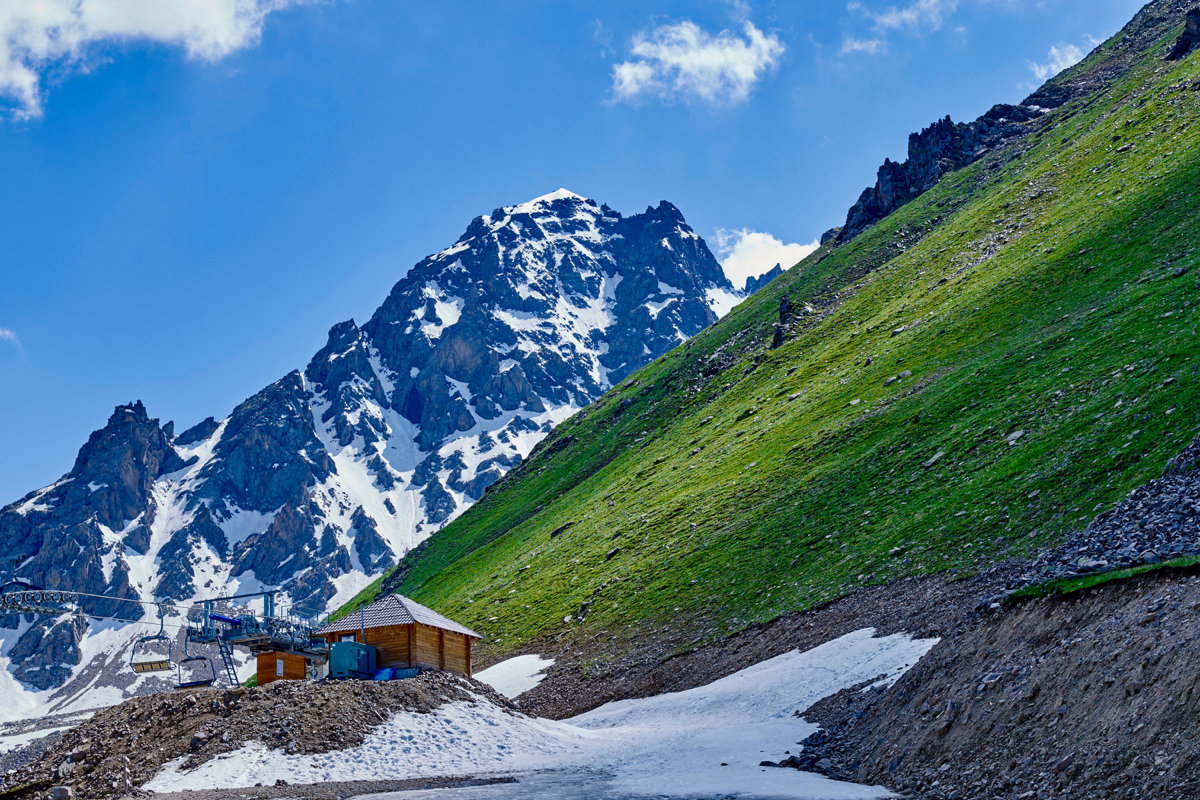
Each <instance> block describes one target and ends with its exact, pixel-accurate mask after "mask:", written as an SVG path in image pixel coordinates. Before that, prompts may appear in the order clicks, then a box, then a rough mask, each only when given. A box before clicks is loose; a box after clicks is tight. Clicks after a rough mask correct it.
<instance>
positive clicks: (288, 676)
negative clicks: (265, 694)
mask: <svg viewBox="0 0 1200 800" xmlns="http://www.w3.org/2000/svg"><path fill="white" fill-rule="evenodd" d="M277 658H282V659H283V677H282V678H280V677H279V676H278V675H276V674H275V660H276V659H277ZM255 662H256V668H257V670H258V685H259V686H266V685H267V684H268V683H273V682H274V681H279V680H283V681H302V680H304V679H305V678H306V677H308V665H307V663H306V662H305V660H304V656H301V655H296V654H295V653H276V652H271V653H259V654H258V658H257V659H255Z"/></svg>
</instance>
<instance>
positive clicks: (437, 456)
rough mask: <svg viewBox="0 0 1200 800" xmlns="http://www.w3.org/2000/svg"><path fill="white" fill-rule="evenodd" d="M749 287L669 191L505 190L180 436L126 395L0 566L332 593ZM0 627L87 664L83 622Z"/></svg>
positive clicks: (21, 517) (26, 676)
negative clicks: (609, 194)
mask: <svg viewBox="0 0 1200 800" xmlns="http://www.w3.org/2000/svg"><path fill="white" fill-rule="evenodd" d="M735 296H736V295H735V293H734V291H733V287H732V286H731V285H730V284H729V282H728V280H727V279H726V278H725V276H724V274H723V273H722V271H721V268H720V265H719V264H718V263H717V261H716V260H715V258H714V257H713V255H712V253H710V252H709V250H708V247H707V246H706V245H705V243H704V241H703V240H702V239H701V238H700V237H699V236H697V235H696V234H695V233H694V232H693V231H692V230H691V228H689V227H688V225H687V224H686V223H685V222H684V219H683V216H682V215H681V214H680V212H679V210H678V209H676V208H675V207H674V206H673V205H671V204H670V203H667V202H663V203H660V204H659V205H658V206H656V207H652V208H648V209H647V210H646V211H645V212H644V213H642V214H637V215H634V216H630V217H623V216H622V215H621V214H619V213H617V212H615V211H613V210H612V209H610V208H608V207H607V206H598V205H597V204H596V203H595V202H593V201H591V200H585V199H584V198H582V197H579V196H578V195H575V194H572V193H570V192H567V191H565V190H559V191H557V192H554V193H553V194H549V195H546V196H544V197H540V198H538V199H536V200H533V201H531V202H528V203H523V204H521V205H517V206H512V207H507V208H500V209H497V210H496V211H494V212H492V214H490V215H488V216H482V217H478V218H476V219H475V220H474V221H472V223H471V224H470V226H469V227H468V228H467V230H466V232H465V233H464V234H463V235H462V236H461V237H460V238H459V240H458V241H457V242H456V243H455V244H454V245H453V246H451V247H449V248H447V249H445V250H443V251H441V252H440V253H436V254H434V255H432V256H429V257H428V258H426V259H425V260H423V261H421V262H420V263H419V264H417V265H416V266H414V267H413V268H412V269H411V270H409V271H408V273H407V274H406V275H405V277H404V278H403V279H402V280H401V281H400V282H399V283H397V284H396V285H395V287H394V288H393V289H392V291H391V293H390V294H389V295H388V297H387V299H386V300H385V301H384V302H383V304H382V305H381V306H380V307H379V309H378V310H377V311H376V312H375V314H374V315H373V316H372V317H371V319H370V320H368V321H367V322H366V324H364V325H362V326H361V327H360V326H358V325H357V324H355V322H354V321H352V320H350V321H346V322H342V323H339V324H337V325H335V326H333V328H332V329H331V330H330V331H329V337H328V341H327V343H326V345H325V346H324V347H323V348H321V350H320V351H318V352H317V353H316V354H315V355H314V356H313V358H312V360H311V361H310V362H309V364H308V366H307V367H306V368H305V369H304V371H303V372H300V371H296V372H292V373H290V374H288V375H286V376H284V377H283V378H282V379H280V380H279V381H277V382H275V383H273V384H271V385H270V386H268V387H266V388H264V389H263V390H262V391H260V392H259V393H257V394H256V395H254V396H253V397H251V398H249V399H248V400H246V401H245V402H243V403H242V404H240V405H239V406H238V407H237V408H235V409H234V410H233V412H232V413H231V414H230V415H229V416H228V417H227V418H225V419H223V420H220V421H217V420H215V419H212V418H210V419H207V420H205V421H203V422H201V423H200V424H198V425H196V426H194V427H192V428H190V429H188V430H186V431H183V432H182V433H179V434H176V433H175V431H174V426H173V424H171V423H168V424H166V425H160V424H159V421H158V420H156V419H153V418H151V417H150V416H149V414H148V412H147V410H146V408H145V407H144V406H143V405H142V404H141V403H140V402H137V403H133V404H131V405H128V406H121V407H118V408H117V409H116V411H114V413H113V415H112V417H111V418H110V419H109V421H108V423H107V424H106V425H105V427H104V428H102V429H101V430H99V431H97V432H95V433H94V434H92V436H91V437H90V438H89V440H88V442H87V444H85V445H84V446H83V448H82V449H81V450H80V452H79V457H78V458H77V459H76V462H75V465H74V467H72V469H71V471H70V472H68V473H67V474H66V475H65V476H64V477H63V478H62V479H61V480H59V481H58V482H57V483H55V484H53V485H51V486H48V487H45V488H44V489H40V490H38V491H36V492H33V493H31V494H29V495H28V496H26V497H25V498H23V499H22V500H20V501H18V502H16V503H13V504H12V505H9V506H7V507H6V508H4V509H2V510H0V553H2V554H3V555H2V556H0V559H3V560H0V582H3V581H6V580H8V579H10V578H12V577H14V576H20V577H22V578H24V579H27V580H30V581H33V582H34V583H37V584H40V585H42V586H45V587H48V588H66V589H72V590H75V591H81V592H88V593H93V594H97V595H105V596H106V598H126V599H128V600H140V601H152V600H155V599H158V600H173V601H187V600H190V599H193V598H196V597H206V596H208V597H211V596H215V595H224V594H229V593H232V592H233V591H243V592H244V591H255V590H257V589H258V588H259V587H265V586H271V587H274V586H280V587H282V588H283V589H284V591H285V592H286V593H287V595H288V598H289V599H290V606H291V608H292V609H294V610H295V611H297V612H300V613H303V614H306V615H313V614H317V613H320V612H323V611H325V610H326V609H327V608H329V607H331V606H336V605H337V604H338V603H340V602H342V601H344V600H346V599H347V598H349V597H350V596H352V595H353V594H354V593H355V592H356V591H358V590H359V589H361V588H362V587H363V586H364V585H365V584H366V583H367V582H368V581H369V580H370V577H369V576H373V575H375V574H377V573H379V572H381V571H383V570H385V569H386V568H388V567H390V566H391V565H393V564H394V563H395V562H396V560H397V559H398V558H399V557H400V556H402V555H403V554H404V553H406V552H407V551H408V550H410V549H411V548H412V547H413V546H414V545H416V544H417V543H418V542H420V541H421V540H422V539H424V538H426V537H427V536H429V534H430V533H432V532H433V531H435V530H437V529H438V528H439V527H441V526H442V525H443V524H445V523H446V522H447V521H448V520H450V519H453V518H454V517H455V516H456V515H458V514H459V513H461V512H462V511H463V510H464V509H465V508H466V507H467V506H469V505H470V504H471V503H473V502H474V501H475V500H477V499H478V498H479V497H481V496H482V495H483V493H484V492H485V491H486V490H487V488H488V487H489V486H490V485H491V484H492V483H493V482H494V481H496V480H497V479H498V478H499V477H500V476H502V475H503V474H504V473H505V472H506V471H507V470H509V469H510V468H511V467H512V466H513V465H515V464H516V463H517V462H519V461H520V460H521V459H522V458H523V457H524V456H526V455H528V453H529V452H530V450H531V449H532V448H533V446H534V445H535V444H536V443H537V442H538V441H539V440H540V439H541V438H542V437H544V436H545V435H546V434H547V433H548V432H549V431H550V430H551V428H552V427H553V426H554V425H555V424H557V423H559V422H561V421H562V420H564V419H566V418H567V417H569V416H571V415H572V414H574V413H575V412H576V411H577V410H578V409H580V408H582V407H583V406H585V405H587V404H588V403H590V402H591V401H592V400H594V399H595V398H597V397H599V396H600V395H601V394H603V393H604V392H605V391H606V390H607V389H609V388H610V387H611V386H613V385H614V384H615V383H616V382H618V381H620V380H621V379H622V378H623V377H625V376H626V375H628V374H629V373H630V372H632V371H633V370H635V369H637V368H639V367H641V366H642V365H644V364H646V363H647V362H649V361H650V360H652V359H654V358H656V357H657V356H659V355H661V354H662V353H664V352H666V351H667V350H670V349H671V348H673V347H675V346H676V345H678V344H679V343H680V342H682V341H684V340H686V339H688V338H689V337H691V336H692V335H694V334H695V333H697V332H699V331H700V330H702V329H703V328H705V327H707V326H709V325H711V324H712V323H713V322H715V321H716V319H717V314H716V313H715V312H714V310H713V309H714V308H720V307H722V306H724V305H727V304H728V303H729V301H730V299H731V298H734V297H735ZM83 602H84V608H85V610H86V611H87V612H89V613H95V614H105V615H115V616H119V617H123V618H128V619H138V618H143V617H145V618H146V619H150V618H154V612H153V608H152V607H150V606H146V605H139V604H137V603H132V602H126V601H125V600H121V599H90V598H88V599H85V600H84V601H83ZM0 625H3V626H6V629H5V628H0V636H2V637H3V639H2V641H3V649H2V650H0V656H6V657H8V658H9V659H10V661H11V662H12V664H11V665H10V670H11V671H12V673H13V674H14V675H15V676H16V677H17V678H18V679H20V680H21V681H23V682H24V683H25V684H27V685H28V686H31V687H34V688H36V689H48V688H51V687H56V686H59V685H60V684H62V682H63V681H64V680H65V679H66V678H67V677H69V676H70V675H71V674H72V668H73V666H74V664H75V663H77V662H78V661H79V659H80V651H81V642H82V640H83V639H84V638H85V637H86V636H87V635H88V634H87V628H86V626H82V625H79V624H77V623H72V624H65V623H64V622H63V621H62V620H57V621H56V620H46V619H33V618H29V617H27V618H25V619H24V620H22V619H20V618H18V617H16V616H15V615H8V616H7V617H4V616H0ZM135 627H136V626H135ZM145 632H146V631H140V633H145ZM18 655H19V656H20V657H21V658H20V659H17V658H16V656H18Z"/></svg>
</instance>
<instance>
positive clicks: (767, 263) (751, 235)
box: [715, 228, 819, 288]
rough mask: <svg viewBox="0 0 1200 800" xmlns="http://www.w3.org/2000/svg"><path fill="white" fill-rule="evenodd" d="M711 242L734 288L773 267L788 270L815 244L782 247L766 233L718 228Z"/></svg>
mask: <svg viewBox="0 0 1200 800" xmlns="http://www.w3.org/2000/svg"><path fill="white" fill-rule="evenodd" d="M715 241H716V245H717V257H718V258H719V259H720V261H721V267H722V268H723V269H724V270H725V276H726V277H727V278H729V280H730V282H731V283H733V285H734V286H736V287H738V288H741V287H742V286H744V285H745V284H746V279H747V278H752V277H758V276H759V275H762V274H763V273H764V272H770V271H771V270H772V269H773V268H774V267H775V265H776V264H782V265H783V268H784V269H790V268H791V267H792V266H793V265H795V264H796V263H797V262H799V261H801V260H803V259H804V258H806V257H807V256H808V255H809V253H812V252H813V251H814V250H816V249H817V246H818V244H819V243H818V242H811V243H809V244H799V243H796V242H792V243H790V244H785V243H784V242H782V241H780V240H779V239H777V238H775V237H774V236H772V235H771V234H769V233H763V232H761V231H752V230H750V229H749V228H742V229H741V230H727V229H725V228H718V229H717V232H716V237H715Z"/></svg>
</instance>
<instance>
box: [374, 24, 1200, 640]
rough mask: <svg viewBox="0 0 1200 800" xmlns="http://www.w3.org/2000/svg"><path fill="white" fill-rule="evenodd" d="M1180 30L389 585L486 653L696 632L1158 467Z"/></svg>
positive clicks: (1022, 524) (1173, 289)
mask: <svg viewBox="0 0 1200 800" xmlns="http://www.w3.org/2000/svg"><path fill="white" fill-rule="evenodd" d="M1178 32H1179V26H1175V27H1174V28H1172V30H1170V31H1169V32H1168V33H1167V34H1166V35H1164V36H1163V37H1162V38H1161V39H1160V40H1159V41H1158V43H1157V45H1156V46H1155V47H1154V48H1153V49H1152V50H1150V51H1146V52H1143V53H1141V54H1139V55H1137V56H1136V58H1135V62H1136V63H1134V65H1133V67H1132V69H1130V70H1129V71H1128V72H1126V73H1125V74H1124V75H1123V77H1120V78H1119V79H1118V80H1116V81H1115V82H1113V83H1112V85H1110V86H1107V87H1104V88H1102V89H1101V90H1100V91H1097V92H1094V93H1092V94H1089V95H1085V96H1082V97H1079V98H1077V99H1075V100H1073V101H1071V102H1070V103H1068V104H1067V105H1065V106H1063V107H1062V108H1059V109H1057V110H1056V111H1054V112H1052V113H1051V114H1049V115H1047V117H1046V118H1044V119H1043V120H1042V123H1041V124H1040V127H1039V128H1038V130H1037V131H1036V132H1035V133H1033V134H1031V135H1030V136H1028V137H1026V138H1025V139H1024V140H1022V142H1021V143H1020V144H1019V145H1018V148H1019V149H1020V150H1021V151H1023V152H1020V153H1019V154H1018V153H1016V152H1013V151H1010V152H1003V151H1002V152H1000V153H998V154H993V155H991V156H988V157H986V158H984V159H983V160H981V161H980V162H978V163H977V164H975V165H973V166H971V167H968V168H966V169H963V170H960V171H958V172H955V173H952V174H950V175H948V176H946V177H945V178H943V179H942V181H941V182H940V183H939V184H938V185H937V186H936V187H935V188H934V189H932V190H931V191H929V192H928V193H926V194H925V195H923V196H921V197H920V198H918V199H917V200H915V201H913V202H912V203H910V204H909V205H907V206H905V207H904V208H902V209H900V210H899V211H898V212H896V213H895V214H893V215H892V216H890V217H888V218H887V219H885V220H884V221H883V222H881V223H879V224H878V225H876V226H875V227H873V228H872V229H870V230H868V231H867V232H866V233H864V234H862V235H860V236H859V237H858V238H857V239H855V240H853V241H852V242H850V243H848V244H846V245H844V246H842V247H840V248H837V249H830V248H829V247H826V248H822V250H820V251H818V252H817V253H815V254H814V255H813V256H811V257H810V258H808V259H807V260H806V261H804V262H802V263H801V264H799V265H797V266H796V267H795V268H793V269H792V270H790V271H789V272H787V273H786V274H785V275H784V276H782V277H781V278H779V279H778V280H776V281H775V282H774V283H772V284H771V285H770V286H768V287H767V288H765V289H764V290H763V291H761V292H759V293H758V294H757V295H755V296H754V297H752V298H751V299H750V300H748V301H747V302H746V303H744V304H742V305H741V306H740V307H738V308H737V309H735V310H734V311H733V312H732V313H731V314H730V315H729V316H728V317H726V318H724V319H723V320H721V322H720V323H718V324H717V325H715V326H713V327H712V328H710V329H708V330H706V331H704V332H703V333H702V334H700V335H699V336H697V337H696V338H695V339H694V340H693V341H692V342H690V343H689V344H687V345H685V346H682V347H680V348H678V349H677V350H675V351H673V352H671V353H669V354H667V355H666V356H664V357H662V358H660V359H658V360H657V361H656V362H654V363H653V364H651V365H649V366H648V367H646V368H645V369H643V370H641V371H640V372H639V373H637V374H636V375H634V376H633V377H632V378H630V379H629V380H627V381H626V382H625V383H623V384H622V385H621V386H620V387H618V388H616V389H614V390H613V391H612V392H610V393H609V394H608V395H606V396H605V397H604V398H602V399H601V400H600V401H599V402H598V403H596V404H594V405H593V406H591V407H589V408H588V409H586V410H584V411H583V412H581V413H580V414H579V415H577V416H576V417H575V418H574V419H572V420H570V421H568V422H567V423H564V424H563V425H562V426H560V428H559V429H558V430H557V431H555V433H554V434H553V435H552V436H551V437H550V438H549V439H547V440H546V441H545V442H544V443H543V445H542V446H541V447H540V448H539V449H538V451H537V452H536V454H535V455H534V456H532V457H531V458H530V459H528V460H527V461H526V462H525V463H524V464H523V465H522V466H521V467H520V468H519V469H517V470H515V471H514V472H513V473H511V474H510V475H509V476H508V477H507V478H506V479H505V480H504V481H502V482H501V483H500V484H498V485H497V486H496V487H494V489H493V491H491V492H489V493H488V494H487V495H486V496H485V497H484V499H483V500H481V501H480V502H479V503H478V504H477V505H476V506H474V507H473V508H472V509H471V510H470V511H469V512H467V513H466V514H465V515H464V516H463V517H462V518H461V519H459V520H457V521H456V522H455V523H453V524H452V525H450V526H448V527H447V528H446V529H445V530H443V531H442V532H440V533H439V534H437V535H436V536H434V537H433V539H431V540H430V541H429V542H428V543H427V545H426V546H424V547H422V548H421V549H420V550H419V551H418V552H415V553H414V554H412V555H410V557H409V558H407V559H406V560H405V561H404V562H403V563H402V564H401V566H400V570H401V572H400V573H398V574H397V576H394V578H393V580H392V581H391V582H392V583H394V582H395V579H396V578H402V581H401V582H400V585H399V586H398V589H399V590H400V591H403V592H404V593H406V594H409V595H412V596H413V597H415V598H416V599H418V600H419V601H420V602H423V603H426V604H428V605H431V606H433V607H434V608H437V609H438V610H439V611H442V612H443V613H446V614H448V615H450V616H451V617H454V618H456V619H460V620H462V621H463V622H464V623H466V624H468V625H471V626H472V627H475V628H478V629H480V630H482V631H484V632H486V633H487V634H488V636H489V639H490V641H489V642H488V643H487V645H485V646H486V647H487V650H486V651H485V655H486V656H493V657H494V656H498V655H500V654H503V653H505V652H511V651H513V650H515V649H517V648H519V647H521V646H522V645H525V644H527V643H528V642H530V641H532V640H534V639H537V638H539V637H545V636H548V635H553V634H558V633H561V632H563V631H568V632H571V633H572V634H573V635H577V636H584V637H595V636H601V635H603V636H608V637H618V638H623V637H627V636H635V635H638V634H639V633H640V632H644V631H647V630H652V629H660V628H662V627H663V626H665V625H667V624H668V622H669V623H670V624H671V625H672V626H674V627H675V628H676V629H678V628H683V629H684V630H686V631H687V632H688V636H687V638H686V640H681V641H682V644H683V645H684V646H686V645H687V644H688V643H689V642H697V641H702V640H706V639H711V638H713V637H716V636H721V635H724V634H726V633H728V632H731V631H734V630H737V629H740V628H743V627H745V626H747V625H750V624H752V623H755V622H760V621H765V620H768V619H771V618H773V617H775V616H777V615H779V614H782V613H785V612H789V611H793V610H796V609H804V608H808V607H811V606H813V605H814V604H817V603H820V602H823V601H827V600H830V599H832V598H835V597H838V596H840V595H843V594H846V593H848V592H852V591H854V590H855V589H856V588H858V587H860V586H863V585H866V584H876V583H881V582H885V581H890V580H893V579H896V578H900V577H904V576H908V575H915V574H923V573H930V572H935V571H946V570H958V571H960V572H961V571H971V570H976V569H979V568H981V567H983V566H986V565H988V564H990V563H993V562H995V561H996V560H997V559H1000V558H1004V557H1008V556H1014V555H1020V554H1026V553H1030V552H1031V551H1033V550H1034V549H1036V548H1037V547H1040V546H1043V545H1047V544H1051V543H1054V542H1055V541H1057V540H1059V539H1060V538H1061V537H1062V536H1063V535H1064V534H1065V533H1066V532H1067V531H1069V530H1071V529H1073V528H1076V527H1078V526H1081V525H1083V524H1085V523H1086V521H1087V520H1089V519H1090V518H1091V517H1092V516H1093V515H1094V513H1095V512H1096V511H1097V510H1098V509H1101V508H1104V507H1106V506H1109V505H1112V504H1113V503H1115V501H1117V500H1118V499H1119V498H1120V497H1121V496H1122V495H1123V494H1124V493H1126V492H1127V491H1129V489H1130V488H1132V487H1134V486H1136V485H1138V484H1140V483H1143V482H1144V481H1146V480H1147V479H1150V478H1152V477H1156V476H1157V475H1158V474H1160V473H1161V470H1162V467H1163V465H1164V463H1165V462H1166V461H1167V460H1168V458H1169V457H1171V456H1172V455H1174V454H1175V453H1176V452H1177V451H1178V450H1180V449H1181V448H1182V447H1183V446H1184V445H1185V444H1186V443H1187V442H1189V441H1190V440H1191V439H1192V438H1193V437H1194V436H1195V435H1196V432H1197V430H1198V425H1200V402H1197V399H1198V398H1197V394H1198V393H1200V375H1198V367H1200V340H1198V339H1197V330H1198V329H1200V324H1198V323H1200V308H1198V307H1197V305H1196V302H1197V300H1198V299H1200V288H1198V283H1197V278H1198V276H1200V270H1197V269H1196V267H1197V266H1198V264H1197V261H1198V260H1200V256H1198V254H1197V246H1198V245H1200V219H1198V217H1197V214H1198V213H1200V212H1198V209H1200V136H1198V135H1197V133H1196V127H1197V123H1198V122H1200V91H1198V90H1200V55H1196V54H1194V55H1193V56H1191V57H1189V58H1188V59H1186V60H1184V61H1182V62H1177V63H1167V62H1164V61H1163V60H1162V57H1163V55H1164V54H1165V53H1166V51H1167V50H1168V49H1169V48H1170V45H1171V43H1172V42H1173V41H1174V38H1175V36H1177V35H1178ZM1119 39H1120V36H1118V38H1117V39H1114V40H1113V42H1110V43H1109V44H1106V45H1105V46H1104V47H1102V48H1101V49H1100V50H1099V51H1098V52H1097V53H1095V54H1093V56H1091V57H1090V58H1089V59H1088V61H1086V62H1084V63H1083V64H1081V65H1080V66H1079V67H1077V68H1076V69H1075V71H1074V72H1073V73H1071V74H1069V75H1067V76H1063V78H1062V80H1068V79H1070V78H1072V77H1075V78H1079V77H1080V76H1085V77H1086V76H1088V75H1097V74H1104V73H1105V70H1106V68H1107V65H1109V64H1110V62H1111V60H1112V59H1113V58H1115V55H1114V53H1115V49H1116V48H1118V45H1119ZM1122 57H1124V58H1128V57H1129V56H1128V54H1127V53H1126V55H1124V56H1122ZM1014 156H1016V157H1014ZM1188 270H1190V271H1188ZM785 296H786V297H787V304H788V307H789V308H790V309H792V311H791V316H790V322H789V326H790V327H789V332H788V336H787V337H786V341H785V342H784V343H783V344H782V346H780V347H778V348H775V349H772V348H771V342H772V334H773V330H774V326H775V323H776V321H777V320H778V319H779V310H780V307H781V303H782V302H783V298H784V297H785ZM893 376H898V378H897V379H896V380H894V381H892V380H890V379H891V378H892V377H893ZM377 591H378V585H376V586H374V587H372V588H371V589H368V590H367V591H366V592H364V594H363V596H362V597H361V598H359V600H363V599H369V598H370V597H371V596H373V595H374V593H376V592H377Z"/></svg>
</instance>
